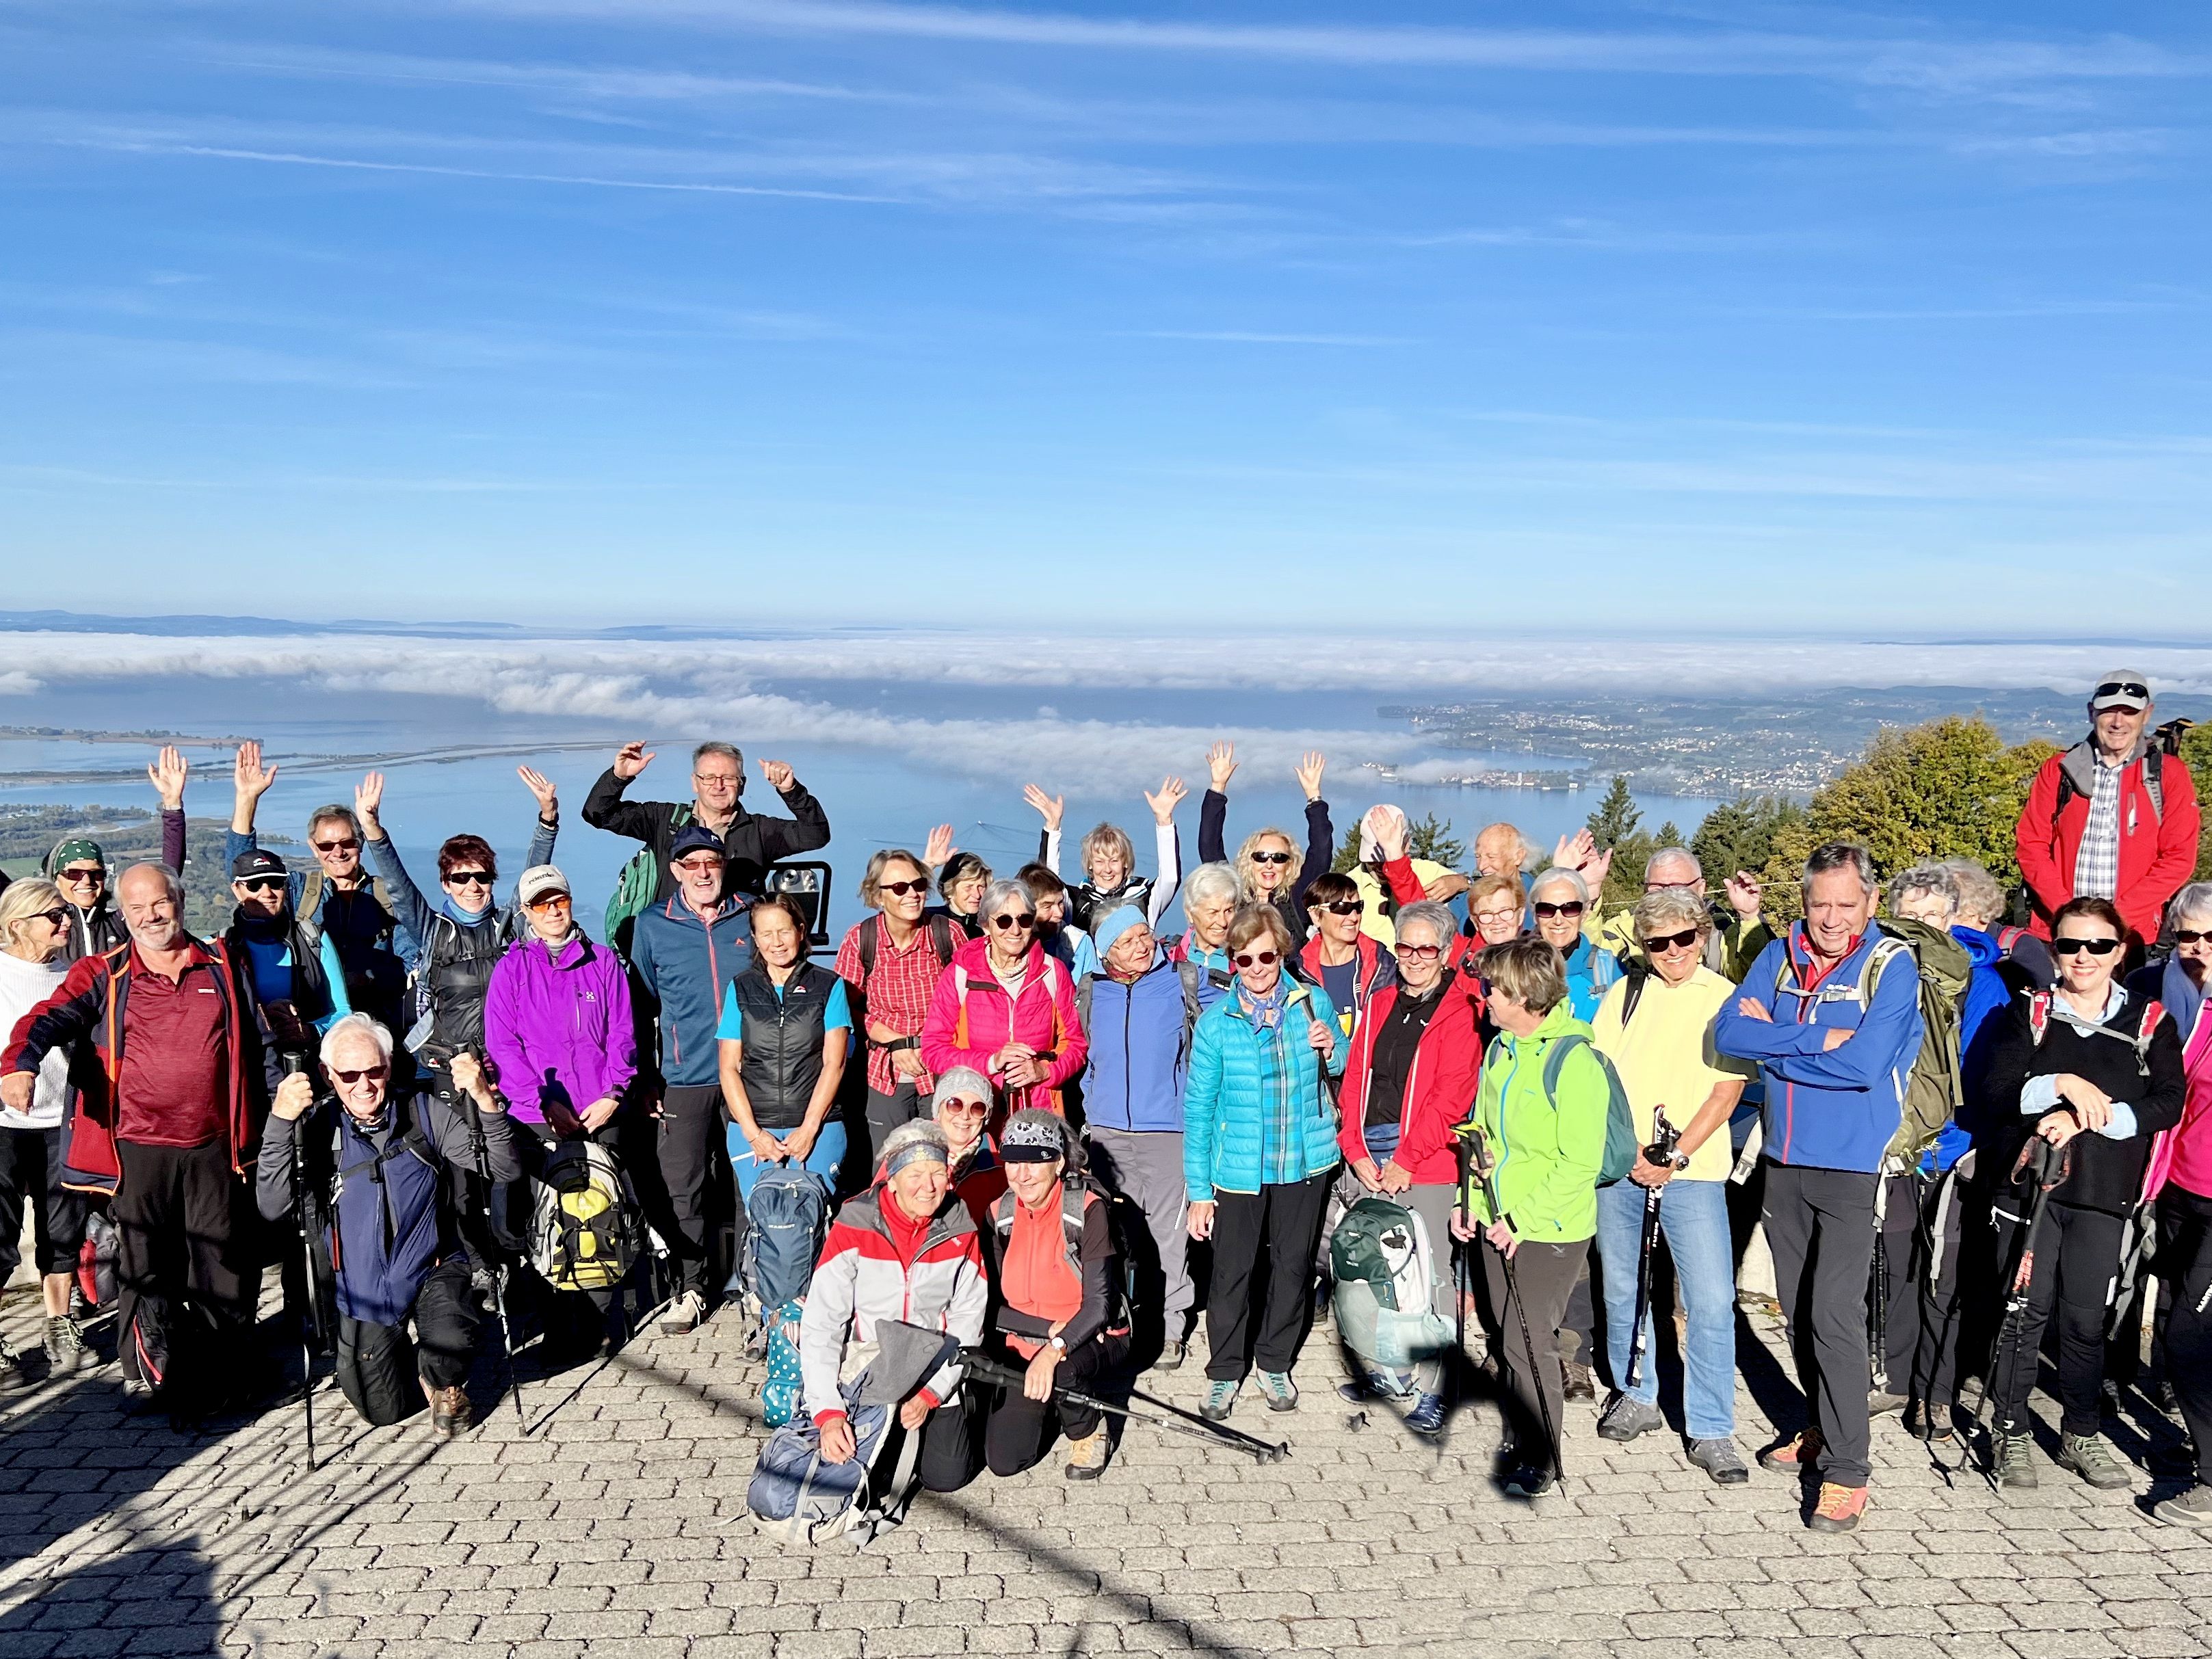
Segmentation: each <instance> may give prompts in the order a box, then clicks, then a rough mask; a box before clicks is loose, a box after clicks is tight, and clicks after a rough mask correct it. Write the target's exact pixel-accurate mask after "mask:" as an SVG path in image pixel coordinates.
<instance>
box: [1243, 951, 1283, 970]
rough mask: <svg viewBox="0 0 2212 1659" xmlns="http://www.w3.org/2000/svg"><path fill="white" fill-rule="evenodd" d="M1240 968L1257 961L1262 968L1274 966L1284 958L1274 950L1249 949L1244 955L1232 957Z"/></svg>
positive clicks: (1247, 966)
mask: <svg viewBox="0 0 2212 1659" xmlns="http://www.w3.org/2000/svg"><path fill="white" fill-rule="evenodd" d="M1230 960H1231V962H1233V963H1236V964H1237V966H1238V967H1239V968H1249V967H1251V966H1252V965H1253V964H1255V963H1257V964H1258V965H1259V966H1261V967H1262V968H1272V967H1273V966H1274V965H1275V964H1276V963H1278V962H1279V961H1281V960H1282V958H1281V957H1279V956H1277V955H1276V954H1275V952H1274V951H1245V952H1244V953H1243V955H1242V956H1236V957H1230Z"/></svg>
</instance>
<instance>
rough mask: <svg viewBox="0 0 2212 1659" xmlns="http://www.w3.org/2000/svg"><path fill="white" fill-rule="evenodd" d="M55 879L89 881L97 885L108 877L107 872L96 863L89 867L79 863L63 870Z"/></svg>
mask: <svg viewBox="0 0 2212 1659" xmlns="http://www.w3.org/2000/svg"><path fill="white" fill-rule="evenodd" d="M54 879H55V880H56V881H88V882H91V883H93V884H94V885H95V886H96V885H98V884H100V883H101V882H103V881H106V879H107V872H106V871H105V870H103V869H101V868H100V866H98V865H96V864H95V865H93V866H90V867H89V868H88V867H86V866H82V865H79V866H76V867H74V868H71V869H68V870H64V871H63V872H61V873H60V874H59V875H58V876H56V877H55V878H54Z"/></svg>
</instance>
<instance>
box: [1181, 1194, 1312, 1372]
mask: <svg viewBox="0 0 2212 1659" xmlns="http://www.w3.org/2000/svg"><path fill="white" fill-rule="evenodd" d="M1334 1178H1335V1172H1334V1170H1329V1171H1326V1172H1324V1173H1322V1174H1321V1175H1317V1176H1308V1177H1307V1178H1306V1179H1305V1180H1304V1181H1291V1182H1285V1183H1283V1184H1282V1185H1281V1186H1279V1187H1262V1188H1260V1190H1259V1191H1258V1192H1256V1193H1216V1194H1214V1195H1213V1199H1214V1203H1213V1282H1212V1285H1211V1286H1210V1287H1209V1288H1208V1290H1207V1291H1206V1344H1207V1346H1208V1347H1209V1348H1211V1350H1212V1352H1211V1353H1210V1355H1209V1356H1208V1357H1207V1359H1206V1377H1207V1379H1208V1380H1209V1381H1211V1382H1215V1383H1237V1382H1241V1381H1243V1376H1244V1373H1245V1372H1246V1371H1248V1370H1251V1369H1252V1368H1253V1367H1254V1366H1255V1365H1256V1366H1257V1367H1258V1368H1259V1369H1260V1370H1263V1371H1288V1370H1290V1369H1291V1366H1292V1365H1293V1364H1297V1358H1298V1348H1299V1346H1300V1345H1301V1344H1303V1343H1304V1340H1305V1336H1306V1325H1307V1322H1309V1321H1310V1320H1311V1319H1312V1317H1313V1284H1314V1280H1313V1261H1314V1249H1315V1246H1316V1244H1317V1243H1318V1242H1319V1241H1320V1238H1321V1224H1322V1217H1323V1215H1324V1214H1326V1213H1327V1212H1328V1189H1329V1187H1330V1185H1331V1183H1332V1182H1333V1181H1334ZM1255 1303H1256V1304H1258V1308H1257V1310H1256V1311H1255ZM1255 1328H1256V1331H1257V1335H1256V1338H1255Z"/></svg>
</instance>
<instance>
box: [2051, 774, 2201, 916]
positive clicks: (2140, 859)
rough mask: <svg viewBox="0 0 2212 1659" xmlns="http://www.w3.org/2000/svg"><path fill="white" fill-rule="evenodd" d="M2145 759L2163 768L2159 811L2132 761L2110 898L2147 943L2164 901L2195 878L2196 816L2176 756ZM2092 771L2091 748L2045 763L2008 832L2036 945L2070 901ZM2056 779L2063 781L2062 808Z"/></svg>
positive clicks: (2125, 778) (2123, 790)
mask: <svg viewBox="0 0 2212 1659" xmlns="http://www.w3.org/2000/svg"><path fill="white" fill-rule="evenodd" d="M2149 752H2150V754H2152V755H2154V756H2158V758H2159V759H2160V762H2161V763H2163V768H2164V769H2163V770H2162V771H2161V772H2160V779H2159V781H2160V787H2161V790H2162V793H2163V794H2164V797H2165V799H2164V801H2163V810H2162V811H2161V810H2159V809H2158V808H2157V807H2154V805H2153V802H2152V799H2151V793H2150V790H2149V788H2148V786H2147V785H2146V784H2145V783H2144V781H2143V764H2144V761H2145V759H2146V757H2145V756H2144V755H2142V754H2138V755H2137V756H2136V757H2135V758H2134V759H2133V760H2131V761H2130V762H2129V763H2128V764H2127V768H2126V769H2125V770H2124V772H2123V773H2122V774H2121V776H2120V878H2119V881H2118V890H2117V891H2116V892H2115V894H2114V896H2113V899H2112V902H2113V903H2114V904H2115V905H2117V906H2118V908H2119V912H2120V915H2123V916H2124V917H2125V918H2126V919H2127V923H2128V926H2129V927H2130V928H2131V929H2133V930H2134V931H2135V932H2136V933H2137V934H2138V935H2140V936H2141V937H2142V939H2146V940H2148V939H2156V938H2157V937H2158V933H2159V926H2160V922H2161V921H2162V920H2163V919H2164V917H2165V914H2166V901H2168V900H2169V899H2171V898H2172V896H2174V894H2175V893H2177V892H2179V890H2180V889H2181V885H2182V884H2183V883H2184V882H2185V881H2187V880H2188V879H2189V878H2190V877H2191V876H2192V875H2193V874H2195V873H2196V871H2197V828H2198V823H2199V817H2200V815H2199V813H2198V811H2197V789H2196V786H2195V785H2194V784H2193V783H2192V782H2191V781H2190V776H2189V769H2188V767H2186V766H2185V765H2184V764H2183V763H2182V762H2181V760H2180V758H2179V757H2178V756H2163V755H2159V754H2158V750H2155V749H2153V750H2150V751H2149ZM2096 764H2097V762H2096V751H2095V745H2094V744H2091V743H2088V742H2082V743H2077V744H2075V745H2074V747H2073V748H2071V749H2069V750H2067V751H2066V752H2065V753H2064V754H2063V755H2053V756H2052V757H2051V758H2050V759H2049V760H2047V761H2045V762H2044V763H2043V766H2042V769H2040V770H2039V771H2038V772H2037V773H2036V775H2035V782H2034V784H2033V786H2032V787H2030V788H2029V790H2028V792H2027V805H2025V806H2023V807H2021V811H2020V823H2018V824H2017V825H2016V826H2015V829H2014V832H2013V833H2014V838H2015V842H2016V844H2017V846H2018V848H2019V853H2020V872H2021V875H2022V876H2023V877H2024V878H2026V879H2027V890H2028V896H2029V897H2030V898H2031V899H2032V900H2033V911H2034V914H2033V916H2032V917H2031V918H2030V920H2029V922H2028V927H2029V929H2030V931H2031V932H2033V933H2035V934H2036V935H2037V936H2038V937H2039V938H2041V939H2049V938H2050V937H2051V917H2052V916H2054V915H2057V912H2058V908H2059V907H2060V906H2061V905H2063V904H2064V903H2065V902H2066V901H2067V900H2069V899H2070V898H2072V897H2073V896H2074V860H2075V854H2078V853H2079V852H2080V851H2081V835H2082V832H2083V830H2084V829H2087V826H2088V823H2089V796H2090V793H2091V792H2092V791H2093V790H2094V788H2095V787H2096V772H2095V768H2096ZM2062 779H2068V780H2070V782H2069V784H2068V786H2067V787H2066V789H2065V795H2066V804H2065V805H2064V806H2063V807H2062V806H2061V805H2059V804H2058V802H2059V794H2060V785H2061V781H2062Z"/></svg>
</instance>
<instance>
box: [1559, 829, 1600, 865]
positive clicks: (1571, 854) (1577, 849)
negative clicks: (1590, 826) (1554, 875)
mask: <svg viewBox="0 0 2212 1659" xmlns="http://www.w3.org/2000/svg"><path fill="white" fill-rule="evenodd" d="M1596 856H1597V840H1596V838H1595V836H1592V835H1591V834H1590V832H1589V830H1587V829H1577V830H1576V831H1575V832H1574V834H1572V835H1571V836H1560V837H1559V845H1557V846H1556V847H1554V848H1552V862H1553V863H1554V864H1556V865H1558V866H1559V867H1560V868H1561V869H1563V870H1579V869H1581V868H1582V867H1583V866H1584V865H1585V864H1588V863H1589V861H1590V860H1592V859H1593V858H1595V857H1596Z"/></svg>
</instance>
